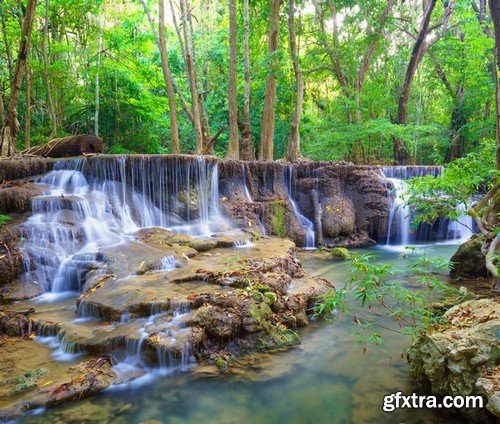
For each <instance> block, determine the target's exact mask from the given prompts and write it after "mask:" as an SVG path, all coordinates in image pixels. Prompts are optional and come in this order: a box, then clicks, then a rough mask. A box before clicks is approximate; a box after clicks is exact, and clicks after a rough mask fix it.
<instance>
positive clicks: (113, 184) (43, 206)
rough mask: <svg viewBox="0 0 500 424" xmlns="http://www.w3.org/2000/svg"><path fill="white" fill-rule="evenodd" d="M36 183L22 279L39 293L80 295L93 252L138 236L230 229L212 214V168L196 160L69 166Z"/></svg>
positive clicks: (95, 257)
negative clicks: (40, 190)
mask: <svg viewBox="0 0 500 424" xmlns="http://www.w3.org/2000/svg"><path fill="white" fill-rule="evenodd" d="M37 183H39V184H41V185H43V186H44V187H46V190H45V192H44V194H43V195H41V196H37V197H35V198H34V199H33V201H32V209H33V214H32V216H31V217H30V218H29V219H28V220H27V221H26V222H25V223H24V224H23V227H22V233H23V239H24V242H23V244H22V252H23V258H24V268H25V274H24V276H23V278H24V279H26V280H27V281H35V282H37V283H38V284H39V285H40V287H41V288H42V290H43V291H44V292H53V293H64V292H68V291H71V292H74V291H81V289H82V285H83V284H84V283H85V276H86V275H87V273H88V272H89V271H90V270H92V269H98V268H99V266H98V263H99V262H102V260H103V258H102V255H100V253H99V252H100V250H101V249H102V248H107V247H111V246H114V245H117V244H120V243H123V242H124V241H125V240H126V239H127V238H130V237H131V236H132V235H133V233H135V232H136V231H137V230H139V229H140V228H144V227H165V228H168V229H171V230H173V231H176V232H180V233H185V234H189V235H193V236H200V237H205V236H210V235H211V234H213V233H214V232H218V231H223V230H226V229H228V228H230V225H229V223H228V221H227V220H226V219H225V218H224V217H223V215H222V213H221V211H220V209H219V174H218V166H217V163H214V162H210V161H208V160H206V159H205V158H203V157H190V158H185V160H183V161H182V162H180V161H179V159H178V158H175V157H174V158H170V157H167V158H165V157H161V156H157V157H152V156H147V157H142V156H131V157H124V156H118V157H112V158H110V157H106V156H104V157H102V158H101V157H99V158H94V160H85V159H71V160H65V161H61V162H58V163H57V164H56V165H55V166H54V170H53V171H51V172H49V173H48V174H46V175H45V176H42V177H40V178H39V179H38V180H37ZM163 265H165V268H168V267H169V266H170V264H168V263H167V262H165V264H162V268H163Z"/></svg>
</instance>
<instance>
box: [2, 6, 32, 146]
mask: <svg viewBox="0 0 500 424" xmlns="http://www.w3.org/2000/svg"><path fill="white" fill-rule="evenodd" d="M36 2H37V0H28V3H27V5H26V12H25V15H24V21H23V27H22V31H21V41H20V43H19V53H18V56H17V61H16V68H15V71H14V74H13V79H12V85H11V93H10V101H9V106H8V109H7V117H6V119H5V120H4V123H3V127H2V132H1V136H0V156H11V155H14V154H15V152H16V146H15V142H16V137H17V133H18V132H19V122H18V120H17V104H18V103H19V95H20V92H21V83H22V80H23V75H24V71H25V68H26V58H27V54H28V51H29V45H30V41H31V31H32V29H33V21H34V18H35V10H36Z"/></svg>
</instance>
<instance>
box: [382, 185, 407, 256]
mask: <svg viewBox="0 0 500 424" xmlns="http://www.w3.org/2000/svg"><path fill="white" fill-rule="evenodd" d="M387 179H388V180H389V181H391V182H392V184H393V185H394V192H395V193H394V194H395V197H394V200H393V202H392V205H391V210H390V211H389V223H388V225H387V241H386V244H387V245H390V244H398V245H404V246H406V245H408V244H409V242H410V228H411V210H410V207H409V206H408V205H407V204H406V200H405V196H404V195H405V189H406V185H405V183H404V181H403V180H400V179H398V178H387ZM394 227H395V228H396V229H397V233H396V234H393V228H394Z"/></svg>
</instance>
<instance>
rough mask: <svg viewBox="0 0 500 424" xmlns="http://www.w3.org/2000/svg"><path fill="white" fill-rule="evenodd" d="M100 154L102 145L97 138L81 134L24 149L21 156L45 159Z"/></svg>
mask: <svg viewBox="0 0 500 424" xmlns="http://www.w3.org/2000/svg"><path fill="white" fill-rule="evenodd" d="M102 152H103V144H102V140H101V139H100V138H99V137H96V136H94V135H86V134H82V135H71V136H68V137H62V138H54V139H53V140H51V141H49V142H48V143H46V144H41V145H39V146H34V147H32V148H30V149H25V150H23V151H22V152H21V154H23V155H36V156H42V157H45V158H63V157H71V156H79V155H82V154H95V153H102Z"/></svg>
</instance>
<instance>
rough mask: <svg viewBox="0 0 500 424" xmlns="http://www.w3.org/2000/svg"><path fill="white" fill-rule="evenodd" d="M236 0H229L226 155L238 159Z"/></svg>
mask: <svg viewBox="0 0 500 424" xmlns="http://www.w3.org/2000/svg"><path fill="white" fill-rule="evenodd" d="M236 36H237V34H236V0H229V87H228V103H229V144H228V146H227V157H228V158H230V159H239V156H240V143H239V140H238V105H237V93H236V82H237V81H236Z"/></svg>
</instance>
